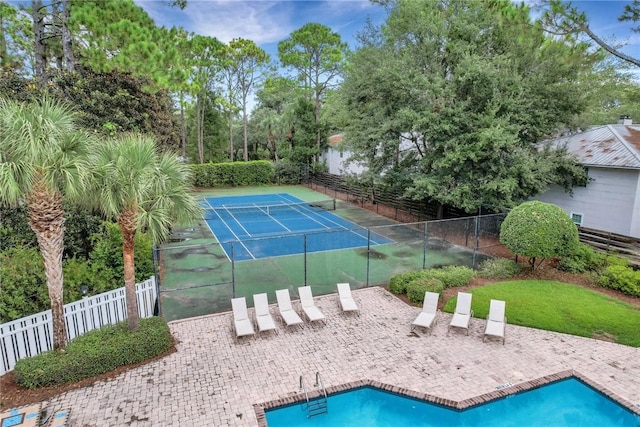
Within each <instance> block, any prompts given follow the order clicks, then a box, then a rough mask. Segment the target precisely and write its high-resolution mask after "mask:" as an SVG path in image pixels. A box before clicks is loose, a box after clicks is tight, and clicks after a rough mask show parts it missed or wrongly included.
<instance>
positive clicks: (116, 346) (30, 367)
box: [14, 317, 173, 388]
mask: <svg viewBox="0 0 640 427" xmlns="http://www.w3.org/2000/svg"><path fill="white" fill-rule="evenodd" d="M172 345H173V336H172V335H171V332H170V330H169V327H168V326H167V323H166V321H165V320H164V319H163V318H161V317H151V318H148V319H140V324H139V326H138V330H137V331H133V332H132V331H129V328H128V326H127V323H126V322H122V323H118V324H116V325H113V326H106V327H103V328H101V329H96V330H94V331H91V332H88V333H87V334H85V335H82V336H79V337H77V338H75V339H73V340H72V341H70V342H69V344H68V345H67V346H66V347H65V349H64V351H49V352H46V353H42V354H39V355H37V356H33V357H27V358H24V359H20V360H18V362H17V363H16V366H15V368H14V377H15V380H16V382H17V383H18V384H20V385H21V386H23V387H27V388H38V387H45V386H51V385H60V384H67V383H72V382H76V381H80V380H82V379H85V378H89V377H92V376H94V375H99V374H103V373H105V372H109V371H112V370H114V369H116V368H118V367H120V366H125V365H131V364H134V363H138V362H143V361H145V360H148V359H151V358H153V357H155V356H158V355H161V354H163V353H165V352H167V351H169V349H171V347H172Z"/></svg>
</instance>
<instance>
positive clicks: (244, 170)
mask: <svg viewBox="0 0 640 427" xmlns="http://www.w3.org/2000/svg"><path fill="white" fill-rule="evenodd" d="M191 172H192V173H191V179H192V180H193V181H192V183H193V186H194V187H207V188H208V187H235V186H239V185H262V184H270V183H271V182H272V180H273V165H272V164H271V162H269V161H267V160H255V161H251V162H226V163H204V164H197V165H191Z"/></svg>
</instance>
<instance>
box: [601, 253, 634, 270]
mask: <svg viewBox="0 0 640 427" xmlns="http://www.w3.org/2000/svg"><path fill="white" fill-rule="evenodd" d="M629 264H631V261H629V259H627V258H624V257H621V256H618V255H606V257H605V267H609V266H612V265H618V266H621V267H629Z"/></svg>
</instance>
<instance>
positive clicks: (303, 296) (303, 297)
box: [298, 286, 325, 322]
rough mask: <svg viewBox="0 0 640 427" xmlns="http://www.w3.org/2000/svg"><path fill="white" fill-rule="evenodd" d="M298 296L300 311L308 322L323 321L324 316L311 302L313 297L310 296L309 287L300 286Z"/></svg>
mask: <svg viewBox="0 0 640 427" xmlns="http://www.w3.org/2000/svg"><path fill="white" fill-rule="evenodd" d="M298 295H300V305H301V306H302V311H304V314H305V315H306V316H307V318H308V319H309V322H315V321H317V320H322V321H324V320H325V317H324V314H322V312H321V311H320V309H319V308H318V307H316V304H315V303H314V302H313V295H312V294H311V286H302V287H300V288H298Z"/></svg>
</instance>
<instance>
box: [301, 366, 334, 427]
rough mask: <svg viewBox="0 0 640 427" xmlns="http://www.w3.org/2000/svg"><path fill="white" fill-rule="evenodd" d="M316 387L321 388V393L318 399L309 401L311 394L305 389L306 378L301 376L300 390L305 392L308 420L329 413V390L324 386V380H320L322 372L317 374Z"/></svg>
mask: <svg viewBox="0 0 640 427" xmlns="http://www.w3.org/2000/svg"><path fill="white" fill-rule="evenodd" d="M313 386H314V387H320V390H321V393H320V395H319V396H318V397H316V398H313V399H309V393H308V392H307V388H306V387H305V382H304V377H303V376H302V375H300V390H302V391H304V398H305V399H306V401H307V418H311V417H315V416H316V415H322V414H326V413H327V412H329V409H328V408H327V390H325V388H324V386H323V385H322V378H320V372H316V383H315V384H314V385H313Z"/></svg>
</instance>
